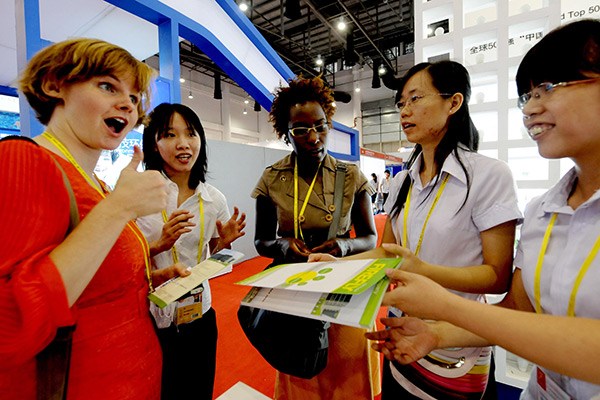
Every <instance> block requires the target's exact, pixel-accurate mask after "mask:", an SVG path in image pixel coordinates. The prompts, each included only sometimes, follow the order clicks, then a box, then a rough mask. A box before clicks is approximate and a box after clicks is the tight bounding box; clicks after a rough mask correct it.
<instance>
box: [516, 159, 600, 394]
mask: <svg viewBox="0 0 600 400" xmlns="http://www.w3.org/2000/svg"><path fill="white" fill-rule="evenodd" d="M576 177H577V175H576V172H575V169H572V170H571V171H569V172H568V173H567V174H566V175H565V176H564V177H563V178H562V179H561V180H560V181H559V182H558V183H557V184H556V185H555V186H554V187H552V188H551V189H550V190H549V191H548V192H546V193H545V194H543V195H542V196H540V197H538V198H536V199H534V200H532V201H531V202H529V204H528V205H527V207H526V209H525V221H524V222H523V227H522V228H521V238H520V240H519V245H518V247H517V255H516V258H515V265H516V267H517V268H521V276H522V279H523V285H524V287H525V291H526V292H527V296H528V297H529V301H530V302H531V304H532V305H534V307H535V297H534V281H535V270H536V265H537V258H538V255H539V253H540V247H541V245H542V239H543V237H544V234H545V232H546V228H547V227H548V222H549V220H550V218H551V217H552V214H553V213H556V214H557V215H558V216H557V219H556V222H555V224H554V227H553V229H552V233H551V236H550V240H549V241H548V247H547V248H546V252H545V255H544V260H543V264H542V271H541V275H540V294H541V296H540V297H541V306H542V309H543V311H544V313H547V314H552V315H567V309H568V304H569V298H570V296H571V293H572V291H573V285H574V283H575V280H576V277H577V275H578V274H579V271H580V269H581V266H582V264H583V262H584V260H585V258H586V257H587V256H588V254H589V253H590V251H591V250H592V247H593V246H594V242H595V241H596V239H597V238H598V235H600V192H598V191H597V192H596V193H595V194H594V195H593V196H592V197H591V198H590V199H588V200H587V201H586V202H585V203H583V204H582V205H580V206H579V207H578V208H577V209H576V210H573V209H572V208H571V207H570V206H569V205H568V204H567V199H568V198H569V193H570V192H571V188H572V187H573V184H574V182H575V179H576ZM598 288H600V256H597V257H596V258H595V259H594V261H593V262H592V264H591V265H590V267H589V269H588V270H587V273H586V274H585V275H584V277H583V280H582V281H581V285H580V286H579V289H578V291H577V296H576V302H575V316H579V317H586V318H596V319H599V318H600V291H599V290H598ZM598 340H600V338H598ZM549 350H550V351H551V349H549ZM544 371H545V372H546V374H547V376H549V377H550V378H551V379H552V380H553V381H554V382H555V383H557V384H558V385H559V386H560V387H561V388H562V389H563V390H564V391H566V392H567V393H568V394H569V395H570V396H571V397H572V398H576V399H590V398H592V397H594V396H598V395H600V385H594V384H592V383H587V382H583V381H580V380H577V379H574V378H570V377H567V376H564V375H560V374H558V373H555V372H552V371H549V370H546V369H544ZM534 372H535V368H534ZM535 381H536V377H535V375H534V374H532V376H531V378H530V380H529V386H528V387H527V390H526V391H525V392H524V393H523V398H526V399H529V398H537V396H538V394H537V388H536V385H535Z"/></svg>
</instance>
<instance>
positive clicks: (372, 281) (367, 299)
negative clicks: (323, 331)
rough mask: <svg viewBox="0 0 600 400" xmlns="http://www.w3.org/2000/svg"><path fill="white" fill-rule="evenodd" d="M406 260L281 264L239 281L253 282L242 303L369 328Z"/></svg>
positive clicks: (387, 259)
mask: <svg viewBox="0 0 600 400" xmlns="http://www.w3.org/2000/svg"><path fill="white" fill-rule="evenodd" d="M401 263H402V259H401V258H380V259H369V260H349V261H335V262H315V263H299V264H284V265H279V266H276V267H273V268H270V269H268V270H265V271H263V272H261V273H259V274H256V275H253V276H251V277H249V278H246V279H244V280H242V281H240V282H237V283H238V284H241V285H251V286H254V287H253V288H252V289H251V290H250V292H249V293H248V294H247V295H246V296H245V297H244V298H243V299H242V304H244V305H247V306H251V307H257V308H262V309H265V310H271V311H277V312H281V313H285V314H291V315H297V316H301V317H306V318H312V319H318V320H321V321H329V322H333V323H336V324H342V325H349V326H355V327H362V328H370V327H372V326H373V324H374V322H375V318H376V317H377V313H378V311H379V307H380V306H381V302H382V300H383V295H384V294H385V292H386V290H387V287H388V285H389V280H388V278H387V277H386V275H385V270H386V269H389V268H392V269H393V268H398V267H399V266H400V264H401Z"/></svg>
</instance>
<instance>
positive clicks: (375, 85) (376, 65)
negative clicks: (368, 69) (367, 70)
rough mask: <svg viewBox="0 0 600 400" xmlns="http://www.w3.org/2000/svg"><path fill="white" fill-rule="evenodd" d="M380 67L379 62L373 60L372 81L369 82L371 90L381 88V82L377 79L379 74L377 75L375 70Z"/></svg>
mask: <svg viewBox="0 0 600 400" xmlns="http://www.w3.org/2000/svg"><path fill="white" fill-rule="evenodd" d="M380 65H381V61H379V60H373V80H372V81H371V87H372V88H373V89H377V88H380V87H381V80H380V79H379V74H378V73H377V70H378V69H379V66H380Z"/></svg>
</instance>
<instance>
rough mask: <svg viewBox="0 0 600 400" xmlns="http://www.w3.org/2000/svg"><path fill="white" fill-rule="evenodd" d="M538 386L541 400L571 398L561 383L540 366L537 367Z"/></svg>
mask: <svg viewBox="0 0 600 400" xmlns="http://www.w3.org/2000/svg"><path fill="white" fill-rule="evenodd" d="M535 370H536V371H535V378H536V386H537V392H538V399H539V400H571V396H569V395H568V394H567V393H566V392H565V391H564V390H563V389H562V388H561V387H560V386H559V385H558V383H556V382H554V381H553V380H552V378H550V376H548V374H546V373H545V372H544V371H542V369H541V368H540V367H536V368H535Z"/></svg>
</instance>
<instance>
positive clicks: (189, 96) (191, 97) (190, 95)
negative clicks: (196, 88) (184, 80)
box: [188, 90, 194, 99]
mask: <svg viewBox="0 0 600 400" xmlns="http://www.w3.org/2000/svg"><path fill="white" fill-rule="evenodd" d="M193 98H194V95H193V94H192V91H191V90H190V94H188V99H193Z"/></svg>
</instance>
